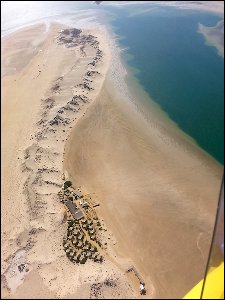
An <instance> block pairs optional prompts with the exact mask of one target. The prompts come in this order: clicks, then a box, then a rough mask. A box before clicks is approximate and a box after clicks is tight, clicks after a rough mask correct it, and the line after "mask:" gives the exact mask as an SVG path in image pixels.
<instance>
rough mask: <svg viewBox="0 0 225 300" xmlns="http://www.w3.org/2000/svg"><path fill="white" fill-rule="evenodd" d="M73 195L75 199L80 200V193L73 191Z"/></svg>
mask: <svg viewBox="0 0 225 300" xmlns="http://www.w3.org/2000/svg"><path fill="white" fill-rule="evenodd" d="M73 194H74V197H75V199H80V198H82V194H81V192H79V191H75V192H74V193H73Z"/></svg>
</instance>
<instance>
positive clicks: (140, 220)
mask: <svg viewBox="0 0 225 300" xmlns="http://www.w3.org/2000/svg"><path fill="white" fill-rule="evenodd" d="M111 41H112V39H111ZM113 42H114V40H113ZM113 42H112V43H113ZM112 43H111V47H110V48H111V49H113V51H112V52H113V57H112V65H113V66H114V68H111V71H110V73H109V74H108V76H107V77H106V81H105V84H104V86H103V89H102V91H101V93H100V94H99V96H98V98H97V101H95V102H94V103H93V105H92V106H91V107H90V109H89V110H88V112H87V114H86V116H85V117H83V118H82V119H81V120H80V121H79V122H78V123H77V125H76V126H75V128H73V129H72V133H71V135H70V137H69V139H68V141H67V143H66V148H65V153H66V155H65V161H64V168H65V169H66V170H67V172H68V174H69V177H70V178H72V180H73V181H74V182H77V184H78V185H79V186H85V187H87V189H88V190H89V191H90V192H91V193H96V195H97V196H98V198H99V201H100V203H101V207H100V208H99V214H100V216H101V217H102V218H103V219H104V220H105V222H106V225H107V227H108V228H109V229H110V230H111V231H112V232H113V235H114V237H115V238H114V239H115V240H116V241H117V242H116V244H115V245H114V246H113V245H112V249H113V252H114V253H116V256H117V259H118V262H120V263H121V265H123V264H124V265H126V264H129V263H131V262H132V264H133V265H134V266H135V267H136V268H137V269H138V271H139V272H140V273H141V274H142V276H143V277H144V278H145V281H146V287H147V291H148V293H149V294H148V296H151V297H153V298H154V297H165V296H169V295H170V296H171V293H172V295H173V297H182V296H183V295H184V294H185V293H186V292H187V291H188V290H189V289H190V288H191V287H192V286H193V285H194V283H195V282H197V281H198V280H200V279H201V277H202V276H203V273H204V266H203V265H204V263H205V259H206V257H207V252H208V246H209V243H210V238H211V236H210V235H211V229H212V226H213V222H214V214H213V212H214V211H215V209H216V201H217V192H219V185H220V179H221V175H222V166H221V165H220V164H219V163H218V162H217V161H216V160H214V158H212V157H211V156H209V155H208V154H207V153H205V152H204V151H202V149H201V148H199V147H198V146H197V145H196V144H195V143H194V142H193V141H192V140H191V139H190V138H189V137H188V138H187V137H186V135H185V134H183V132H182V131H181V130H180V129H179V128H178V127H177V126H174V123H173V122H170V120H169V119H168V118H167V116H166V114H165V113H164V112H162V111H157V105H155V106H151V107H152V109H151V111H150V116H149V120H148V121H146V120H145V119H144V118H143V115H142V114H141V113H139V111H138V110H140V109H139V107H140V105H141V104H140V101H139V102H138V104H137V102H136V103H135V100H136V99H135V100H134V101H132V100H131V99H132V98H131V97H129V93H130V92H129V90H127V87H126V83H125V82H126V81H125V80H124V78H123V76H124V75H125V74H126V72H125V69H123V67H122V65H120V64H121V61H120V60H119V59H118V60H117V61H116V57H117V58H118V53H119V51H120V50H118V49H117V50H116V49H115V48H113V46H112ZM115 69H116V70H119V71H118V72H117V73H116V72H115ZM121 73H122V74H123V75H122V76H121ZM112 83H113V84H114V86H112ZM137 94H138V92H137ZM135 97H136V95H135V96H134V97H133V98H135ZM138 105H139V106H138ZM143 107H145V106H144V105H143V106H141V108H143ZM149 107H150V105H149ZM160 117H162V118H160ZM82 158H83V159H82ZM205 185H207V191H206V190H205V188H204V186H205ZM151 187H152V188H151ZM209 194H210V195H211V196H209ZM167 198H168V199H167ZM140 207H143V212H141V211H140V212H139V210H142V209H140ZM176 211H177V214H178V215H176ZM145 212H146V213H145ZM178 212H179V213H178ZM147 213H148V214H149V215H150V216H148V215H147ZM179 214H180V215H179ZM136 218H137V221H136ZM182 218H183V219H182ZM153 220H154V221H153ZM166 220H167V222H166ZM164 222H165V223H164ZM127 224H130V227H131V229H129V231H127V227H126V226H127ZM159 224H161V225H159ZM166 224H167V225H166ZM190 224H192V226H193V227H192V226H191V225H190ZM160 228H164V229H165V230H166V232H167V234H166V235H165V234H164V233H163V232H161V230H160ZM179 228H180V230H179ZM175 229H176V239H177V241H180V242H181V245H182V246H181V248H182V249H181V248H180V246H179V243H178V242H177V241H176V240H175V241H174V235H173V234H175ZM131 232H132V234H131ZM144 232H146V234H147V233H148V237H145V236H144ZM173 232H174V233H173ZM160 236H161V238H159V239H158V237H160ZM168 238H170V240H171V241H173V243H174V245H172V244H170V242H169V241H168ZM200 238H201V246H200V248H199V247H196V245H195V244H196V240H197V241H198V240H199V239H200ZM162 239H163V240H162ZM151 241H154V244H155V246H153V245H152V243H151ZM160 241H161V243H162V244H163V246H162V245H161V246H160ZM166 242H168V245H167V244H166ZM139 243H140V244H139ZM132 244H134V245H135V247H134V248H132V249H129V247H127V246H126V245H132ZM143 244H145V245H146V248H147V249H148V250H146V251H147V252H146V251H145V250H144V249H143V248H142V246H141V245H143ZM197 244H198V242H197ZM150 245H151V246H150ZM176 245H177V246H176ZM185 245H186V246H185ZM190 245H191V246H190ZM175 246H176V247H175ZM151 248H152V249H151ZM161 248H163V249H164V248H165V249H167V251H166V253H167V252H168V251H169V255H170V257H171V268H173V269H176V272H175V273H176V279H174V280H176V284H175V283H174V282H173V283H171V282H170V283H169V280H168V279H167V275H166V274H167V270H164V271H161V268H162V269H163V265H167V264H168V265H169V264H170V262H168V260H167V259H166V254H163V253H162V251H160V254H159V255H157V251H159V249H161ZM168 248H169V250H168ZM178 249H179V250H178ZM176 251H178V253H176ZM190 251H191V252H192V256H191V258H190V261H189V263H191V264H195V271H194V272H192V271H190V270H189V267H188V265H187V264H185V262H183V261H182V257H180V254H179V253H180V252H183V253H185V252H186V254H183V255H190ZM143 253H144V254H143ZM141 254H143V258H142V259H141V258H140V256H141ZM143 259H144V261H145V263H143ZM154 260H155V261H156V263H155V262H154ZM160 260H161V261H160ZM202 260H203V262H202ZM128 261H129V263H128ZM172 261H173V263H172ZM178 261H179V263H178ZM179 264H180V265H179ZM181 266H182V267H181ZM168 268H169V267H168ZM150 269H151V272H150V271H149V270H150ZM157 270H160V275H157V272H158V271H157ZM184 270H185V271H184ZM182 272H186V273H188V274H189V277H190V278H189V282H183V281H182ZM174 276H175V275H174ZM177 282H179V284H178V283H177ZM178 286H179V287H178ZM167 289H168V291H167ZM169 289H171V290H170V293H169ZM178 291H179V292H178ZM178 293H179V294H178Z"/></svg>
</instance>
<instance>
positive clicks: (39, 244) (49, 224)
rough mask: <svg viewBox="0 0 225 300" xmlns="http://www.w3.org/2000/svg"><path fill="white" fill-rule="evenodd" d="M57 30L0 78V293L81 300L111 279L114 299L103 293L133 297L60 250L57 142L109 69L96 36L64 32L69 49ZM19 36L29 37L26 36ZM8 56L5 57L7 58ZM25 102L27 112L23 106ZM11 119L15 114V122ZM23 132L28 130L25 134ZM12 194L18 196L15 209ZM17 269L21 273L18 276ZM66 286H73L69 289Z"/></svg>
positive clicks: (121, 280)
mask: <svg viewBox="0 0 225 300" xmlns="http://www.w3.org/2000/svg"><path fill="white" fill-rule="evenodd" d="M65 28H66V26H64V25H58V24H53V25H52V26H51V28H50V30H49V32H48V38H47V39H45V41H44V44H42V45H41V49H40V50H41V52H40V51H39V52H38V54H36V55H34V56H33V57H32V58H31V60H30V61H29V62H28V63H27V62H26V60H25V58H24V60H23V62H21V63H22V65H23V66H22V69H21V71H20V72H19V73H17V74H14V75H10V76H4V77H3V85H4V89H3V91H4V92H3V99H4V100H3V108H4V109H3V110H4V112H5V115H6V116H5V118H4V119H3V121H2V122H3V124H4V128H6V130H4V132H3V133H4V134H3V140H4V141H5V142H6V143H5V147H4V148H3V154H4V153H5V152H6V149H5V148H7V146H8V148H11V155H10V156H11V161H12V162H13V164H11V163H10V160H9V158H7V157H6V156H5V155H4V156H5V158H6V163H5V168H4V169H3V170H2V174H3V175H4V176H3V177H4V190H3V192H2V196H3V198H4V199H5V200H4V203H3V210H2V217H3V224H4V228H5V230H4V232H3V233H2V241H3V250H2V251H3V252H2V253H3V257H4V261H2V267H3V268H2V285H3V286H2V291H3V297H6V298H8V297H9V298H11V297H13V298H14V297H18V298H23V297H24V295H26V296H28V295H30V297H34V296H35V297H38V295H39V296H40V295H41V297H43V298H46V297H47V298H48V295H49V293H50V294H51V297H53V298H58V297H59V298H63V297H66V296H67V295H69V294H72V295H73V294H74V297H78V298H79V297H80V296H82V298H86V297H90V294H89V293H93V291H95V284H98V283H99V284H100V283H101V284H103V287H104V282H105V280H106V279H107V278H111V277H112V278H116V279H115V280H116V281H115V284H116V286H118V288H117V290H116V291H115V289H113V287H110V286H109V287H107V288H106V291H105V292H106V293H108V294H109V295H114V297H117V296H118V293H119V294H121V295H123V296H124V297H128V295H129V294H130V295H132V294H133V290H132V287H131V286H130V284H129V282H128V281H127V279H126V276H125V275H124V274H123V273H121V271H120V270H119V269H118V268H117V267H116V266H115V265H114V264H112V263H111V262H110V261H109V260H106V261H105V262H104V263H103V264H101V265H100V266H98V264H97V263H92V262H88V263H86V264H85V265H83V266H79V268H76V267H74V266H73V265H72V264H71V263H70V262H69V260H68V259H67V257H66V256H65V254H64V251H63V249H62V245H61V243H62V240H63V236H64V235H65V232H66V224H65V214H66V211H65V208H64V207H62V204H60V201H59V198H58V195H57V193H58V191H59V189H60V187H61V185H62V182H63V178H62V177H63V176H64V175H63V172H62V171H63V170H62V162H63V154H64V142H65V141H66V140H67V134H68V132H69V131H70V129H71V128H72V127H73V125H74V124H75V123H76V122H77V121H78V119H80V118H82V117H83V116H84V115H85V113H86V110H87V109H88V108H89V106H91V103H92V102H93V101H94V99H95V98H96V96H97V95H98V93H99V91H100V90H101V87H102V84H103V82H104V78H105V73H106V72H107V69H108V67H109V61H110V52H109V49H108V46H107V44H106V43H105V41H104V37H103V33H102V32H95V31H94V30H87V29H85V30H84V31H82V33H81V35H80V37H79V33H78V32H77V31H74V32H72V31H71V32H70V35H71V34H72V35H73V34H74V36H76V37H77V38H78V44H77V46H76V45H72V42H69V39H68V35H67V33H66V31H65V30H64V31H63V32H62V31H61V33H60V36H59V37H57V35H58V33H57V32H58V31H59V30H60V29H61V30H63V29H65ZM26 30H28V31H29V32H30V34H31V35H32V32H33V31H32V30H34V29H33V27H31V28H29V29H26ZM77 34H78V35H77ZM93 34H94V35H93ZM15 37H16V35H15ZM56 38H57V43H56ZM22 39H23V40H24V39H25V38H24V37H22ZM27 39H28V40H29V39H30V36H29V37H27ZM67 40H68V41H67ZM76 41H77V40H76ZM60 43H63V45H60ZM75 44H76V42H75ZM98 45H99V46H98ZM66 46H68V47H66ZM71 46H72V47H71ZM74 46H75V47H74ZM100 49H101V50H100ZM8 55H9V57H10V55H11V53H8ZM47 61H48V64H46V62H47ZM9 66H10V60H9ZM27 78H29V81H28V79H27ZM46 78H47V80H46ZM27 82H30V86H27ZM93 82H94V83H93ZM9 89H10V91H11V92H10V93H9ZM34 90H36V93H35V94H33V91H34ZM14 93H15V94H16V97H15V94H14ZM31 98H32V100H33V105H32V107H31V106H30V105H29V101H30V99H31ZM18 100H21V101H22V102H21V103H20V102H18ZM40 100H41V101H40ZM27 104H28V106H27ZM17 111H18V112H20V113H21V115H19V117H18V116H17ZM30 111H32V113H30ZM27 113H28V116H27V117H26V114H27ZM7 116H8V118H7ZM12 118H13V119H12ZM28 121H29V123H28ZM21 122H23V126H24V127H23V130H22V127H20V126H21V124H22V123H21ZM20 123H21V124H20ZM27 124H30V125H29V126H28V129H27V128H26V127H27ZM15 126H16V127H17V129H16V128H14V127H15ZM11 127H12V128H11ZM20 129H21V131H18V130H20ZM66 129H67V130H66ZM8 130H12V131H13V132H14V134H17V139H19V138H21V140H20V143H18V144H15V143H14V144H13V140H8V141H7V132H8ZM21 132H22V134H21ZM17 155H18V158H17V159H18V160H17V159H16V156H17ZM6 170H7V171H6ZM12 173H13V174H12ZM12 179H13V181H14V187H15V188H12V187H11V185H10V181H11V180H12ZM16 189H17V193H16ZM15 193H16V194H17V195H18V196H17V199H16V200H17V201H16V202H14V195H15ZM6 195H7V196H6ZM9 211H10V214H9V213H8V212H9ZM7 216H8V218H7ZM21 221H22V222H21ZM43 245H44V248H45V251H44V253H43ZM24 250H25V251H24ZM23 264H25V265H26V270H27V271H25V269H24V270H22V271H20V270H19V266H21V265H23ZM59 266H60V267H59ZM17 267H18V269H17ZM53 270H55V271H53ZM25 272H27V273H25ZM55 272H56V274H57V276H55V275H54V274H55ZM31 274H32V276H31ZM53 275H54V276H53ZM53 277H54V278H53ZM40 279H41V281H40ZM65 280H66V281H67V285H65V284H64V281H65ZM74 281H75V282H76V285H73V282H74ZM29 284H34V285H36V284H37V285H38V290H36V292H37V295H33V294H32V291H30V290H29V288H28V285H29ZM83 285H86V290H85V291H82V286H83ZM93 289H94V290H93ZM116 295H117V296H116ZM123 296H122V297H123Z"/></svg>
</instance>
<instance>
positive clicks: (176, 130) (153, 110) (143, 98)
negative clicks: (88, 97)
mask: <svg viewBox="0 0 225 300" xmlns="http://www.w3.org/2000/svg"><path fill="white" fill-rule="evenodd" d="M118 38H119V37H118V36H117V35H116V34H114V33H113V32H111V33H109V41H110V47H111V48H112V49H113V51H112V52H113V56H112V61H113V63H112V65H113V66H114V68H113V67H112V68H111V70H110V74H109V77H110V78H111V79H112V84H113V85H114V88H115V89H116V90H117V89H119V90H120V94H123V96H124V97H123V98H124V101H125V102H126V103H127V104H128V105H130V103H131V104H132V105H130V106H131V107H132V106H133V110H134V111H136V112H137V113H139V114H140V115H142V117H143V118H144V119H145V121H146V122H147V123H149V122H153V121H154V120H155V121H156V122H157V123H158V124H160V125H162V126H161V127H162V130H163V127H164V126H165V124H166V126H167V129H168V128H170V130H171V134H173V135H174V136H177V137H178V138H181V139H183V142H184V143H185V144H186V145H189V147H190V149H195V150H196V151H195V152H196V155H199V157H200V158H202V159H204V160H205V161H207V162H209V161H211V163H210V164H212V165H213V164H215V165H217V167H223V165H222V164H221V163H220V162H219V161H218V160H216V159H215V158H214V157H213V156H212V155H211V154H210V153H208V152H207V151H206V150H204V149H203V148H201V146H200V145H199V144H198V142H197V141H196V140H195V139H194V138H192V137H191V136H190V135H188V134H187V133H186V132H184V131H183V130H182V129H181V128H180V127H179V125H178V124H177V123H176V122H175V121H174V120H172V119H171V118H170V117H169V115H168V113H167V112H166V111H164V110H163V109H162V108H161V107H160V105H159V104H158V103H157V102H155V101H154V99H152V98H151V96H149V95H148V93H147V92H146V91H145V90H144V88H143V86H142V85H141V84H139V83H138V82H137V80H136V77H135V74H134V72H133V71H132V68H131V67H130V66H129V63H127V62H126V61H124V59H123V58H122V57H121V55H120V53H122V52H123V51H124V50H123V49H122V48H121V47H120V46H119V43H117V39H118ZM137 99H138V100H137Z"/></svg>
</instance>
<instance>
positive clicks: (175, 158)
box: [1, 23, 222, 299]
mask: <svg viewBox="0 0 225 300" xmlns="http://www.w3.org/2000/svg"><path fill="white" fill-rule="evenodd" d="M118 55H119V54H118V53H117V50H116V48H115V44H112V41H110V37H109V35H108V34H106V32H105V31H100V30H96V29H94V28H93V29H92V30H87V29H85V30H82V31H81V32H80V31H79V30H78V31H77V30H74V29H71V28H66V27H65V26H62V25H61V24H57V23H53V24H52V25H51V26H50V28H49V29H48V30H46V27H45V25H43V24H40V25H35V26H31V27H29V28H25V29H21V30H20V31H18V32H15V33H12V34H10V35H9V36H7V37H5V38H4V39H3V45H2V63H3V67H2V87H3V91H2V111H3V113H2V157H3V166H2V170H1V172H2V178H3V181H2V187H3V189H2V199H3V201H2V207H1V212H2V233H1V234H2V236H1V238H2V261H1V264H2V273H1V278H2V280H1V291H2V298H3V299H24V298H25V299H37V298H40V299H50V298H51V299H54V298H62V299H81V298H94V299H96V298H115V299H125V298H129V299H132V298H140V297H142V298H153V299H154V298H165V297H170V298H173V297H175V298H179V297H182V296H183V295H184V294H185V293H186V292H187V291H188V290H189V289H190V288H191V287H192V286H193V285H194V284H196V282H197V281H199V280H200V279H202V277H203V274H204V270H205V264H206V259H207V255H208V249H209V244H210V240H211V233H212V226H213V223H214V216H215V210H216V205H217V196H218V192H219V188H220V180H221V175H222V166H220V165H219V164H217V163H216V161H215V160H214V159H213V158H212V157H210V156H209V155H207V154H206V153H205V152H203V151H202V150H201V149H200V148H198V146H197V145H196V144H195V143H194V142H193V141H192V140H191V139H189V138H188V137H187V136H186V135H185V134H183V132H181V131H180V130H179V129H178V128H177V127H176V126H175V125H174V124H173V123H172V122H170V121H169V120H168V118H167V116H166V115H164V114H163V113H162V112H160V111H159V110H158V109H157V107H154V105H152V106H151V105H150V109H149V113H147V114H146V115H143V113H142V112H141V111H143V110H145V106H144V104H141V101H139V99H138V94H133V99H131V98H129V91H128V90H127V87H126V82H125V81H124V79H123V78H124V74H125V72H126V71H125V70H124V69H123V67H122V65H121V64H120V62H119V60H118ZM65 174H66V179H70V180H71V181H72V183H73V185H74V186H75V187H81V188H82V189H83V190H86V191H88V192H89V193H91V195H92V196H93V198H94V200H96V201H98V202H99V204H100V206H98V207H97V208H96V212H97V214H98V216H99V218H100V219H101V222H102V224H103V225H104V228H106V229H105V230H106V233H105V236H104V241H107V244H108V245H107V247H105V249H104V262H103V263H101V264H99V263H94V262H92V261H88V262H87V263H85V264H84V265H74V264H73V263H71V262H70V261H69V260H68V258H67V257H66V255H65V252H64V251H63V246H62V241H63V238H64V236H65V234H66V230H67V224H66V220H67V218H68V212H67V211H66V209H65V206H64V205H62V203H60V200H59V197H58V192H59V190H60V188H61V186H62V184H63V182H64V179H65ZM21 264H23V265H25V266H26V267H25V269H24V270H23V271H20V270H19V269H18V266H20V265H21ZM131 266H133V267H134V268H135V269H136V270H137V271H138V273H139V274H140V276H141V277H142V278H143V280H144V282H145V284H146V289H147V294H146V295H142V296H140V293H139V282H138V281H137V278H136V277H135V276H133V275H132V273H129V274H128V273H127V270H128V269H129V268H130V267H131ZM109 281H110V282H111V283H112V284H108V282H109ZM31 286H32V289H31Z"/></svg>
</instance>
